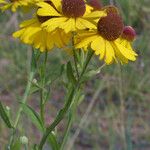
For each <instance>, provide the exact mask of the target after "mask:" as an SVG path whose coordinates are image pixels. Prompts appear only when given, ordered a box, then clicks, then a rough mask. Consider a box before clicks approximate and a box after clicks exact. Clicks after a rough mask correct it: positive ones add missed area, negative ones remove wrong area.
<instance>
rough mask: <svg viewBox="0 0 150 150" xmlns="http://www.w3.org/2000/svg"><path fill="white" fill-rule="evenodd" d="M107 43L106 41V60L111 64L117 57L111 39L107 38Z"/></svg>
mask: <svg viewBox="0 0 150 150" xmlns="http://www.w3.org/2000/svg"><path fill="white" fill-rule="evenodd" d="M105 43H106V52H105V62H106V64H111V63H113V61H114V59H115V53H114V49H113V47H112V46H111V44H110V42H109V41H107V40H105Z"/></svg>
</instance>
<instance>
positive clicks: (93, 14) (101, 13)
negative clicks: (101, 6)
mask: <svg viewBox="0 0 150 150" xmlns="http://www.w3.org/2000/svg"><path fill="white" fill-rule="evenodd" d="M105 16H107V13H106V12H105V11H93V12H91V13H89V14H87V15H85V16H84V18H100V17H105Z"/></svg>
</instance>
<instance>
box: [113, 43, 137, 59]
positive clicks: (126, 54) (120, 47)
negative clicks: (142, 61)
mask: <svg viewBox="0 0 150 150" xmlns="http://www.w3.org/2000/svg"><path fill="white" fill-rule="evenodd" d="M114 44H115V45H116V48H117V50H118V51H120V53H121V54H122V55H123V56H124V57H126V58H127V59H129V60H132V61H135V60H136V57H135V55H133V53H132V52H131V50H129V49H127V48H126V47H124V46H123V45H122V44H120V43H118V42H114Z"/></svg>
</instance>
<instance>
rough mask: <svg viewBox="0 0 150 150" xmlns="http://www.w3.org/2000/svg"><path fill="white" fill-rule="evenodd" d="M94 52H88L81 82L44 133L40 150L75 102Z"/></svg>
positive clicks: (74, 88)
mask: <svg viewBox="0 0 150 150" xmlns="http://www.w3.org/2000/svg"><path fill="white" fill-rule="evenodd" d="M93 54H94V52H91V51H88V54H87V58H86V61H85V64H84V67H83V70H82V72H81V75H80V77H79V80H78V82H77V84H76V85H75V86H72V89H71V92H70V94H69V97H68V99H67V101H66V104H65V106H64V107H63V108H62V109H61V110H60V111H59V113H58V115H57V116H56V118H55V120H54V121H53V123H52V124H51V125H50V126H49V127H48V128H47V129H46V132H45V133H44V135H43V137H42V140H41V141H40V144H39V150H42V149H43V146H44V144H45V142H46V140H47V138H48V136H49V134H50V133H51V132H52V131H53V130H54V129H55V127H56V126H57V125H58V124H59V123H60V122H61V120H62V119H63V118H64V116H65V115H66V113H67V112H68V110H69V108H70V106H71V104H72V101H73V97H74V95H75V93H76V90H77V89H78V88H79V87H80V84H81V83H80V80H81V79H82V76H83V75H84V73H85V71H86V68H87V66H88V64H89V62H90V59H91V57H92V56H93Z"/></svg>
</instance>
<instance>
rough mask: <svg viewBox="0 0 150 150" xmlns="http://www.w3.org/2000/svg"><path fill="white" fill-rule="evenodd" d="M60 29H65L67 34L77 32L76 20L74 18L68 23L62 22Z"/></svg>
mask: <svg viewBox="0 0 150 150" xmlns="http://www.w3.org/2000/svg"><path fill="white" fill-rule="evenodd" d="M59 28H61V29H64V31H65V32H66V33H68V32H72V31H75V30H76V27H75V19H74V18H70V19H68V20H67V21H64V22H62V23H61V24H60V26H59Z"/></svg>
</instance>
